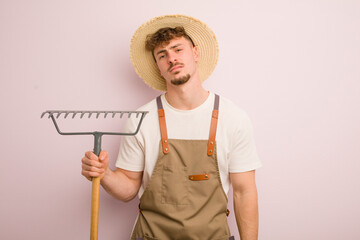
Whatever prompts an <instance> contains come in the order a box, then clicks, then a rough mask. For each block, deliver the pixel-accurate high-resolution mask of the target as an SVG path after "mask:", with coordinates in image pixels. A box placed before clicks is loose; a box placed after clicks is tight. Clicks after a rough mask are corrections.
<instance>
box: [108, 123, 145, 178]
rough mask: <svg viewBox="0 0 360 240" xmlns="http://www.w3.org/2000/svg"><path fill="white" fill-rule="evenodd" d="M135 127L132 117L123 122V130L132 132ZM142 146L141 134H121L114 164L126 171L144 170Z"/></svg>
mask: <svg viewBox="0 0 360 240" xmlns="http://www.w3.org/2000/svg"><path fill="white" fill-rule="evenodd" d="M134 129H136V126H135V123H134V122H133V121H132V118H129V119H128V121H127V122H126V124H125V129H124V131H125V132H133V131H134ZM144 159H145V157H144V148H143V145H142V144H141V134H139V133H138V134H137V135H135V136H123V137H122V139H121V142H120V148H119V154H118V158H117V160H116V163H115V166H116V167H117V168H122V169H125V170H128V171H134V172H141V171H143V170H144Z"/></svg>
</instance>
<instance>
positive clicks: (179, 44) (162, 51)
mask: <svg viewBox="0 0 360 240" xmlns="http://www.w3.org/2000/svg"><path fill="white" fill-rule="evenodd" d="M181 45H182V44H181V43H178V44H175V45H174V46H171V47H170V49H174V48H177V47H179V46H181ZM166 51H167V50H165V49H162V50H160V51H158V52H157V53H156V56H157V55H159V54H161V53H164V52H166Z"/></svg>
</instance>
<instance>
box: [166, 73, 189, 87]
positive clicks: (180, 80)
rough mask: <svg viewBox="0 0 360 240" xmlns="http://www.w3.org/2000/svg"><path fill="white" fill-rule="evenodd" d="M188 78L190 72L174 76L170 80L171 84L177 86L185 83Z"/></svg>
mask: <svg viewBox="0 0 360 240" xmlns="http://www.w3.org/2000/svg"><path fill="white" fill-rule="evenodd" d="M189 79H190V74H187V75H185V76H183V77H179V78H174V79H172V80H171V83H172V84H173V85H176V86H179V85H183V84H185V83H187V82H188V81H189Z"/></svg>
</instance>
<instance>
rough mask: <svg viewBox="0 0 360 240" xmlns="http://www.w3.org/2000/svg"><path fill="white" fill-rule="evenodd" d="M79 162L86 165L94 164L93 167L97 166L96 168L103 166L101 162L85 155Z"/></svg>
mask: <svg viewBox="0 0 360 240" xmlns="http://www.w3.org/2000/svg"><path fill="white" fill-rule="evenodd" d="M81 162H82V163H83V164H84V165H88V166H94V167H97V168H102V167H103V164H102V163H100V162H99V161H97V160H91V159H88V158H87V157H83V158H82V159H81Z"/></svg>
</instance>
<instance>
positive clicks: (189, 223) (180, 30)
mask: <svg viewBox="0 0 360 240" xmlns="http://www.w3.org/2000/svg"><path fill="white" fill-rule="evenodd" d="M130 55H131V61H132V63H133V65H134V67H135V70H136V72H137V73H138V74H139V76H140V77H141V78H143V79H144V81H145V82H146V83H147V84H148V85H149V86H151V87H153V88H155V89H158V90H161V91H166V93H165V94H162V95H161V96H159V97H158V98H156V99H154V100H153V101H151V102H149V103H148V104H146V105H144V106H143V107H141V108H140V109H139V110H141V111H149V113H148V114H147V116H146V118H145V119H144V122H143V124H142V127H141V129H140V132H139V133H138V134H137V135H136V136H134V137H127V138H123V139H122V142H121V146H120V151H119V157H118V160H117V162H116V167H117V169H116V170H111V169H110V168H109V167H108V165H109V159H108V154H107V152H105V151H102V152H101V153H100V156H99V158H98V157H97V156H96V155H95V154H93V153H92V152H87V153H86V154H85V157H84V158H83V159H82V174H83V175H84V176H85V177H87V178H88V179H90V178H91V177H101V179H102V180H101V184H102V186H103V187H104V189H105V190H106V191H107V192H108V193H110V194H111V195H113V196H114V197H116V198H118V199H120V200H122V201H130V200H131V199H133V198H134V197H135V196H136V195H137V194H138V195H139V198H140V204H139V215H138V218H137V221H136V224H135V227H134V230H133V233H132V236H131V239H211V240H225V239H234V238H233V237H232V236H231V234H230V231H229V227H228V225H227V215H228V214H229V211H228V210H227V196H226V195H227V192H228V190H229V187H230V182H231V184H232V186H233V193H234V210H235V217H236V220H237V225H238V228H239V233H240V236H241V239H243V240H254V239H257V233H258V207H257V190H256V184H255V169H256V168H258V167H260V166H261V163H260V161H259V160H258V157H257V154H256V149H255V145H254V140H253V134H252V126H251V122H250V120H249V118H248V117H247V115H246V113H245V112H244V111H242V110H241V109H239V108H237V107H236V106H235V105H234V104H233V103H232V102H231V101H229V100H227V99H225V98H223V97H221V98H220V97H219V96H217V95H216V94H213V93H210V92H208V91H206V90H205V89H204V88H203V87H202V85H201V84H202V82H203V81H204V80H205V79H206V78H207V77H208V76H209V75H210V74H211V73H212V71H213V69H214V68H215V65H216V62H217V59H218V45H217V41H216V38H215V35H214V34H213V32H212V31H211V30H210V29H209V28H208V27H207V26H206V25H205V24H204V23H202V22H200V21H199V20H197V19H194V18H191V17H187V16H182V15H167V16H162V17H157V18H154V19H152V20H150V21H149V22H147V23H145V24H144V25H142V26H141V27H140V28H139V29H138V30H137V31H136V33H135V34H134V36H133V38H132V42H131V54H130ZM134 121H135V120H131V119H129V121H128V123H127V126H126V127H127V129H129V131H130V129H133V128H134V127H135V125H136V123H135V122H134ZM159 143H160V144H159Z"/></svg>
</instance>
